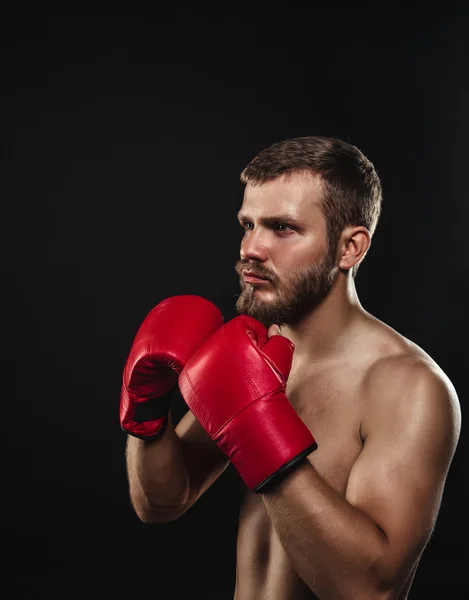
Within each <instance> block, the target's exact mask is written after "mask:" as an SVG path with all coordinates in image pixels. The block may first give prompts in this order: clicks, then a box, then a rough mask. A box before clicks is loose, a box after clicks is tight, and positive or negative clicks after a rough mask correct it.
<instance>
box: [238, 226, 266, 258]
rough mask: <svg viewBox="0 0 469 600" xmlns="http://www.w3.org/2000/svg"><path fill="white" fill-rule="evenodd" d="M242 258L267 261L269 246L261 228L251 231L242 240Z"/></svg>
mask: <svg viewBox="0 0 469 600" xmlns="http://www.w3.org/2000/svg"><path fill="white" fill-rule="evenodd" d="M240 256H241V259H242V260H257V261H259V262H265V261H266V260H267V259H268V257H269V247H268V244H267V240H266V237H265V235H263V232H262V231H261V230H254V231H250V232H249V233H248V234H247V235H246V236H245V237H244V238H243V240H242V242H241V248H240Z"/></svg>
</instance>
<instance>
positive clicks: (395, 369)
mask: <svg viewBox="0 0 469 600" xmlns="http://www.w3.org/2000/svg"><path fill="white" fill-rule="evenodd" d="M397 335H400V334H397ZM399 341H400V343H397V344H396V347H395V348H393V351H390V352H388V353H383V354H382V355H381V356H377V357H376V359H375V360H372V361H371V362H370V365H369V367H368V369H367V372H366V375H365V378H364V394H365V399H366V405H367V412H369V419H370V420H371V419H373V420H382V419H386V418H387V417H390V416H393V417H394V418H396V419H397V420H398V421H402V422H408V421H409V420H411V419H412V420H418V421H421V422H423V421H425V420H433V419H434V420H440V422H441V424H442V426H444V424H445V423H446V425H447V427H448V428H450V429H453V430H454V431H455V432H456V437H457V436H458V435H459V430H460V424H461V408H460V403H459V399H458V395H457V392H456V389H455V387H454V385H453V383H452V381H451V379H450V378H449V376H448V375H447V374H446V373H445V372H444V370H443V369H442V368H441V366H440V365H438V364H437V362H436V361H435V360H434V359H433V358H432V357H431V356H429V355H428V354H427V353H426V352H425V351H424V350H423V349H422V348H420V347H419V346H418V345H416V344H415V343H413V342H411V341H410V340H407V339H406V338H404V337H403V336H400V340H399Z"/></svg>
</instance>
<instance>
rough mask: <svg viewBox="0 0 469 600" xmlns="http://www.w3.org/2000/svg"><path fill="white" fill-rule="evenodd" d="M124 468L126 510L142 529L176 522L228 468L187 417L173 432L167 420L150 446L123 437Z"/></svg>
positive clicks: (134, 439)
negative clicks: (145, 525)
mask: <svg viewBox="0 0 469 600" xmlns="http://www.w3.org/2000/svg"><path fill="white" fill-rule="evenodd" d="M126 462H127V475H128V481H129V491H130V499H131V502H132V506H133V507H134V510H135V512H136V513H137V515H138V517H139V518H140V519H141V520H142V521H143V522H145V523H159V522H164V521H173V520H175V519H177V518H178V517H180V516H181V515H182V514H184V513H185V512H186V511H187V510H188V509H189V508H190V507H191V506H192V505H193V504H194V502H196V500H197V499H198V498H199V497H200V496H201V495H202V494H203V493H204V492H205V491H206V490H207V488H209V487H210V485H212V483H213V482H214V481H215V480H216V479H217V478H218V477H219V476H220V475H221V474H222V473H223V471H224V470H225V469H226V467H227V466H228V464H229V461H228V459H227V458H226V456H225V455H224V454H223V453H222V452H221V451H220V450H219V449H218V447H217V446H216V444H215V443H214V442H213V441H212V440H211V439H210V438H209V436H208V435H207V433H206V432H205V430H204V429H203V428H202V426H201V425H200V424H199V422H198V421H197V420H196V418H195V417H194V415H193V414H192V413H191V412H190V411H188V412H187V413H186V414H185V415H184V417H183V418H182V419H181V420H180V422H179V423H178V425H177V426H176V428H174V427H173V424H172V421H171V418H170V417H169V422H168V424H167V427H166V429H165V431H164V433H163V434H162V435H161V436H160V437H159V438H157V439H156V440H154V441H145V440H141V439H138V438H136V437H133V436H131V435H129V436H128V438H127V452H126Z"/></svg>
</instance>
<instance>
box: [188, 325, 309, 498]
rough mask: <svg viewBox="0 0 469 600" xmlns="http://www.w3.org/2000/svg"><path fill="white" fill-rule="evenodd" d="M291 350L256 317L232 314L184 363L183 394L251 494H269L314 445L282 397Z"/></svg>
mask: <svg viewBox="0 0 469 600" xmlns="http://www.w3.org/2000/svg"><path fill="white" fill-rule="evenodd" d="M293 350H294V345H293V344H292V342H290V340H288V339H287V338H285V337H282V336H280V335H275V336H272V337H271V338H270V339H269V340H267V329H266V328H265V327H264V325H262V324H261V323H259V321H257V320H256V319H253V318H252V317H247V316H239V317H235V318H234V319H233V320H231V321H230V322H228V323H227V324H226V325H224V326H223V327H222V328H221V329H219V330H218V331H217V332H216V333H214V334H213V336H212V337H211V338H210V339H209V340H208V341H207V342H206V343H205V344H204V345H203V346H201V348H199V350H198V351H197V352H196V353H195V354H194V355H193V356H192V358H190V359H189V361H188V362H187V364H186V366H185V367H184V369H183V371H182V373H181V375H180V377H179V388H180V390H181V393H182V395H183V397H184V399H185V401H186V403H187V405H188V406H189V408H190V409H191V411H192V412H193V413H194V415H195V416H196V418H197V419H198V421H199V422H200V423H201V425H202V426H203V427H204V429H205V430H206V431H207V433H208V434H209V436H210V437H211V438H212V439H213V440H214V441H215V442H216V444H217V445H218V447H219V448H220V449H221V450H222V452H224V453H225V455H226V456H227V457H228V458H229V459H230V460H231V462H232V463H233V465H234V466H235V467H236V469H237V471H238V472H239V474H240V475H241V477H242V479H243V480H244V482H245V483H246V485H247V486H248V487H249V488H250V489H251V490H252V491H254V492H264V491H267V489H269V488H270V487H271V486H272V485H273V484H275V482H276V481H277V480H278V479H279V477H280V476H281V475H283V474H285V473H288V472H289V471H290V470H291V469H292V468H293V467H294V466H295V465H296V464H298V463H300V462H301V461H302V460H303V459H304V458H305V457H306V456H307V455H308V454H310V453H311V452H313V450H316V448H317V444H316V442H315V440H314V438H313V436H312V435H311V432H310V431H309V429H308V428H307V427H306V425H305V424H304V423H303V421H302V420H301V419H300V417H299V416H298V415H297V413H296V412H295V410H294V408H293V407H292V405H291V404H290V402H289V400H288V397H287V395H286V393H285V389H286V381H287V378H288V375H289V373H290V369H291V363H292V357H293Z"/></svg>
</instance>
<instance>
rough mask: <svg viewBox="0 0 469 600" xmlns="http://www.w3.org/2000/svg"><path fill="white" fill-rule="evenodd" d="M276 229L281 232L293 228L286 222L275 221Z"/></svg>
mask: <svg viewBox="0 0 469 600" xmlns="http://www.w3.org/2000/svg"><path fill="white" fill-rule="evenodd" d="M274 229H277V231H280V232H284V231H288V230H289V229H291V227H289V226H288V225H285V224H284V223H275V225H274Z"/></svg>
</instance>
